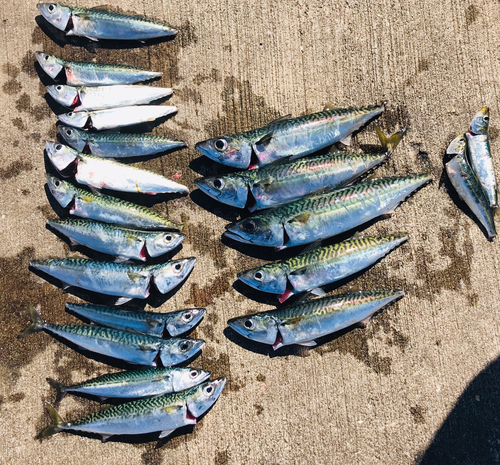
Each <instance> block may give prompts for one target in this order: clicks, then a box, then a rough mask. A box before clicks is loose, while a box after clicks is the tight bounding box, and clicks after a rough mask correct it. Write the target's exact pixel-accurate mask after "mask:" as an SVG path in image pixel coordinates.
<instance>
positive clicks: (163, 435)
mask: <svg viewBox="0 0 500 465" xmlns="http://www.w3.org/2000/svg"><path fill="white" fill-rule="evenodd" d="M174 431H175V429H166V430H163V431H162V432H161V433H160V436H158V437H159V438H160V439H163V438H166V437H167V436H170V435H171V434H172V433H173V432H174Z"/></svg>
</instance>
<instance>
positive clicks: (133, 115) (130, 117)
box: [57, 105, 177, 131]
mask: <svg viewBox="0 0 500 465" xmlns="http://www.w3.org/2000/svg"><path fill="white" fill-rule="evenodd" d="M176 111H177V107H169V106H164V105H140V106H131V107H120V108H110V109H107V110H95V111H75V112H70V113H61V114H60V115H57V119H58V120H59V121H61V123H64V124H67V125H69V126H74V127H77V128H81V129H85V130H96V131H102V130H104V129H115V128H121V127H125V126H133V125H134V124H141V123H146V122H149V121H154V120H155V119H158V118H162V117H164V116H168V115H171V114H172V113H175V112H176Z"/></svg>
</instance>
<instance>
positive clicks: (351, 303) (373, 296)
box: [227, 289, 404, 350]
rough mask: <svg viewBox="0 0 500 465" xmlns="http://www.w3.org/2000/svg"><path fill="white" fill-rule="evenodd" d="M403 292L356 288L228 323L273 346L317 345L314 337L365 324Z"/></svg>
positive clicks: (231, 320) (248, 337)
mask: <svg viewBox="0 0 500 465" xmlns="http://www.w3.org/2000/svg"><path fill="white" fill-rule="evenodd" d="M403 296H404V291H403V290H399V289H398V290H373V291H357V292H349V293H347V294H341V295H336V296H332V297H324V298H322V299H315V300H307V301H305V302H299V303H297V304H294V305H291V306H290V307H286V308H283V309H276V310H270V311H267V312H260V313H255V314H253V315H246V316H241V317H237V318H232V319H230V320H229V321H228V322H227V324H228V325H229V327H230V328H232V329H233V330H234V331H236V332H237V333H238V334H240V335H241V336H243V337H245V338H247V339H250V340H252V341H255V342H260V343H262V344H270V345H272V347H273V349H274V350H278V349H279V348H280V347H283V346H288V345H292V344H298V345H302V346H306V347H314V346H316V345H317V343H316V339H318V338H321V337H324V336H327V335H329V334H332V333H335V332H336V331H340V330H342V329H344V328H348V327H349V326H353V325H355V324H360V325H362V326H366V325H367V324H368V322H369V321H370V319H371V318H372V317H373V315H374V314H375V313H377V312H378V311H380V310H382V309H383V308H384V307H386V306H387V305H389V304H391V303H393V302H394V301H396V300H398V299H400V298H401V297H403Z"/></svg>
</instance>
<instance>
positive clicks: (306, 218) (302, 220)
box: [289, 213, 311, 224]
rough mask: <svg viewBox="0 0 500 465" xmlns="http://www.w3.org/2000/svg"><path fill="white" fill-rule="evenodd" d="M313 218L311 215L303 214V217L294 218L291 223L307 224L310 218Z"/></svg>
mask: <svg viewBox="0 0 500 465" xmlns="http://www.w3.org/2000/svg"><path fill="white" fill-rule="evenodd" d="M310 217H311V214H310V213H302V214H301V215H298V216H295V217H294V218H292V219H291V220H290V221H289V223H291V222H294V223H299V224H306V223H307V222H308V221H309V218H310Z"/></svg>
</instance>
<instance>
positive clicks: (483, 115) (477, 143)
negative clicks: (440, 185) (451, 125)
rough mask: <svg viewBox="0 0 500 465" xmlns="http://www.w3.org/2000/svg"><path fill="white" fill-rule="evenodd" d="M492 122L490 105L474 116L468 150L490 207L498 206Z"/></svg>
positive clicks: (468, 134) (468, 139)
mask: <svg viewBox="0 0 500 465" xmlns="http://www.w3.org/2000/svg"><path fill="white" fill-rule="evenodd" d="M489 124H490V110H489V108H488V107H484V108H482V109H481V111H480V112H479V113H477V114H476V116H474V119H473V120H472V122H471V124H470V130H469V132H467V133H466V134H465V135H466V137H467V151H468V156H469V160H470V164H471V166H472V169H473V170H474V172H475V173H476V177H477V179H478V181H479V184H480V185H481V187H482V189H483V190H484V192H485V194H486V197H487V198H488V202H489V203H490V207H491V208H494V209H497V208H498V194H497V181H496V178H495V171H494V169H493V159H492V157H491V150H490V141H489V137H488V127H489Z"/></svg>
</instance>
